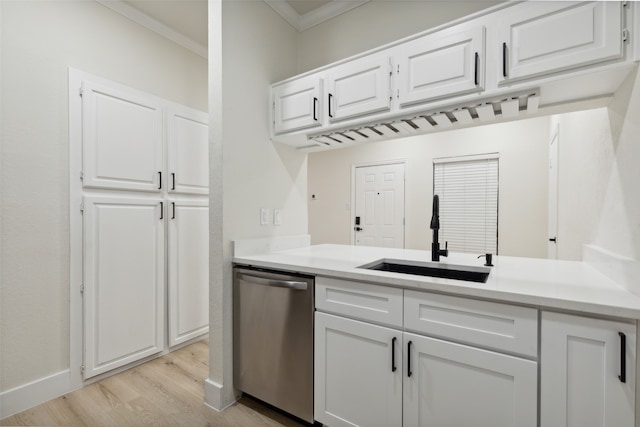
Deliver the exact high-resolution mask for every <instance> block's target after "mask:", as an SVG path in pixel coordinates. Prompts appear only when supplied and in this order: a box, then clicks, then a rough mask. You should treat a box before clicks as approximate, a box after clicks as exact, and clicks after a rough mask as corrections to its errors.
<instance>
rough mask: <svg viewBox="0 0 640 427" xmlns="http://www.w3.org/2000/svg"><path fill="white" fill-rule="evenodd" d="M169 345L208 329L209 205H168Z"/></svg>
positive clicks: (204, 203) (206, 202)
mask: <svg viewBox="0 0 640 427" xmlns="http://www.w3.org/2000/svg"><path fill="white" fill-rule="evenodd" d="M168 210H169V211H168V212H167V215H168V217H169V258H168V260H169V265H168V274H169V345H170V346H174V345H176V344H180V343H183V342H185V341H188V340H190V339H192V338H196V337H198V336H200V335H202V334H204V333H206V332H207V331H208V329H209V203H208V201H206V200H203V201H200V200H192V201H185V200H172V201H171V202H169V206H168Z"/></svg>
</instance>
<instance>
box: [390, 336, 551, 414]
mask: <svg viewBox="0 0 640 427" xmlns="http://www.w3.org/2000/svg"><path fill="white" fill-rule="evenodd" d="M403 350H404V354H405V358H406V362H405V365H404V366H405V367H404V374H403V381H404V393H403V425H405V426H474V427H482V426H486V427H500V426H505V427H506V426H522V427H524V426H530V427H535V426H536V425H537V412H538V405H537V397H538V366H537V363H536V362H534V361H531V360H526V359H521V358H518V357H513V356H508V355H505V354H500V353H495V352H492V351H487V350H482V349H478V348H474V347H470V346H466V345H461V344H455V343H451V342H447V341H442V340H438V339H434V338H428V337H424V336H421V335H415V334H409V333H404V343H403Z"/></svg>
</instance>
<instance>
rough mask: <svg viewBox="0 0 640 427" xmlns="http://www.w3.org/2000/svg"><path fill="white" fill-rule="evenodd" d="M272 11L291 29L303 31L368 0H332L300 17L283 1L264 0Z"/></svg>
mask: <svg viewBox="0 0 640 427" xmlns="http://www.w3.org/2000/svg"><path fill="white" fill-rule="evenodd" d="M264 1H265V2H266V3H267V4H268V5H269V6H271V8H273V10H275V11H276V12H277V13H278V14H279V15H280V16H282V17H283V18H284V19H285V20H286V21H287V22H288V23H289V24H291V26H292V27H293V28H295V29H296V30H298V31H305V30H308V29H309V28H311V27H313V26H315V25H318V24H320V23H321V22H324V21H327V20H329V19H331V18H335V17H336V16H338V15H340V14H342V13H345V12H347V11H349V10H351V9H354V8H356V7H358V6H360V5H363V4H364V3H367V2H369V1H370V0H349V1H344V0H342V1H338V0H333V1H332V2H330V3H327V4H325V5H323V6H320V7H319V8H317V9H314V10H312V11H310V12H307V13H305V14H303V15H300V14H299V13H298V12H296V11H295V10H294V9H293V8H292V7H291V5H289V3H287V2H286V1H284V0H264Z"/></svg>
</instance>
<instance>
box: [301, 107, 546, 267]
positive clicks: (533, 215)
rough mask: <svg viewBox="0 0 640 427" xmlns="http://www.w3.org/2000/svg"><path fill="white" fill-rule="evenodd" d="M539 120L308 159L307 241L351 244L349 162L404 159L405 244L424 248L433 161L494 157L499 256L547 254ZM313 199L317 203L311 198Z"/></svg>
mask: <svg viewBox="0 0 640 427" xmlns="http://www.w3.org/2000/svg"><path fill="white" fill-rule="evenodd" d="M548 135H549V119H548V118H546V117H543V118H536V119H529V120H523V121H517V122H510V123H501V124H494V125H486V126H481V127H475V128H467V129H460V130H453V131H448V132H441V133H433V134H427V135H422V136H415V137H410V138H402V139H396V140H393V141H385V142H378V143H370V144H363V145H359V146H355V147H352V148H347V149H339V150H333V151H324V152H319V153H312V154H310V155H309V232H310V234H311V240H312V243H313V244H319V243H342V244H350V239H351V233H352V232H353V218H352V216H351V212H350V210H347V209H346V206H347V205H348V204H350V203H351V168H352V165H357V164H362V163H367V162H374V161H384V160H394V159H407V178H406V188H405V195H406V196H405V201H406V229H405V247H406V248H410V249H424V250H428V249H429V245H430V244H431V239H432V237H431V230H430V229H429V221H430V219H431V202H432V198H433V169H432V160H433V159H434V158H439V157H451V156H461V155H469V154H482V153H494V152H498V153H500V160H499V168H500V169H499V174H500V181H499V186H500V199H499V212H500V216H499V221H498V225H499V227H498V235H499V241H498V251H499V253H500V254H501V255H513V256H529V257H546V254H547V252H546V251H547V243H546V241H547V240H546V238H547V164H548V158H549V155H548V149H547V143H548V141H547V139H548ZM311 195H316V200H311Z"/></svg>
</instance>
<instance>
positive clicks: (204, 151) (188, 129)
mask: <svg viewBox="0 0 640 427" xmlns="http://www.w3.org/2000/svg"><path fill="white" fill-rule="evenodd" d="M166 117H167V149H168V151H169V156H168V157H169V158H168V160H169V170H168V172H169V176H168V177H167V179H168V180H169V181H168V183H167V188H168V191H169V192H170V193H188V194H209V116H208V115H207V114H206V113H203V112H201V111H196V110H192V109H190V108H187V107H178V106H172V107H169V108H167V115H166Z"/></svg>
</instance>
